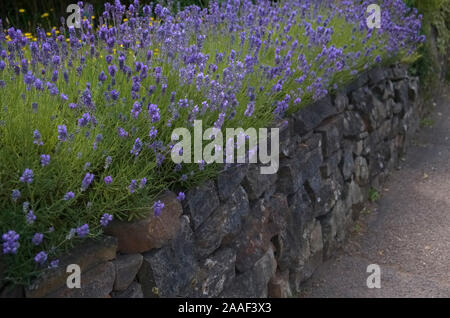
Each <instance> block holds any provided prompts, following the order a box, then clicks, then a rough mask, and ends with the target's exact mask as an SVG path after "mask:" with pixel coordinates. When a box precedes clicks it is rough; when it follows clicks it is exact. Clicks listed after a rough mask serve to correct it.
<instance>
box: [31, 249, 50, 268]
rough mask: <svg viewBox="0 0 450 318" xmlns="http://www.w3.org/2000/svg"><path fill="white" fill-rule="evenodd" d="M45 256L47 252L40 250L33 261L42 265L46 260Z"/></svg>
mask: <svg viewBox="0 0 450 318" xmlns="http://www.w3.org/2000/svg"><path fill="white" fill-rule="evenodd" d="M47 257H48V256H47V253H45V252H44V251H41V252H39V253H37V254H36V256H35V257H34V261H35V262H36V263H38V264H39V265H42V264H44V263H45V262H46V261H47Z"/></svg>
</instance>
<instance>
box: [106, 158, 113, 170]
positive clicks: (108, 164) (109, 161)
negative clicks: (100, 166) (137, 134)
mask: <svg viewBox="0 0 450 318" xmlns="http://www.w3.org/2000/svg"><path fill="white" fill-rule="evenodd" d="M111 163H112V158H111V156H108V157H106V159H105V169H108V167H109V166H110V165H111Z"/></svg>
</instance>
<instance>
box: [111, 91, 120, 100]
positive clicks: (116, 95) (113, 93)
mask: <svg viewBox="0 0 450 318" xmlns="http://www.w3.org/2000/svg"><path fill="white" fill-rule="evenodd" d="M110 95H111V98H112V99H113V100H118V99H119V92H118V91H116V90H115V89H113V90H112V91H111V92H110Z"/></svg>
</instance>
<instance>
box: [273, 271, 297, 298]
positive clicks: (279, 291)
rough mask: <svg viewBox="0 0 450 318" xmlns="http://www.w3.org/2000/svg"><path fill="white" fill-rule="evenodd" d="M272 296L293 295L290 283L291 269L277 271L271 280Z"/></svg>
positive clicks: (284, 296)
mask: <svg viewBox="0 0 450 318" xmlns="http://www.w3.org/2000/svg"><path fill="white" fill-rule="evenodd" d="M268 288H269V297H270V298H289V297H291V296H292V291H291V287H290V285H289V271H288V270H287V271H284V272H276V273H275V275H274V276H273V277H272V278H271V279H270V281H269V286H268Z"/></svg>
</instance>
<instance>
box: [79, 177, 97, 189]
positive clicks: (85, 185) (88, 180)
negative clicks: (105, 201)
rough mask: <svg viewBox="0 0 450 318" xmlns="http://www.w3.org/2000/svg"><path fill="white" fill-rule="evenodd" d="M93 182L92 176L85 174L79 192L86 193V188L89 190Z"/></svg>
mask: <svg viewBox="0 0 450 318" xmlns="http://www.w3.org/2000/svg"><path fill="white" fill-rule="evenodd" d="M93 180H94V174H92V173H89V172H88V173H86V175H85V176H84V178H83V181H82V182H81V191H86V190H87V188H89V185H90V184H91V183H92V181H93Z"/></svg>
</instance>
